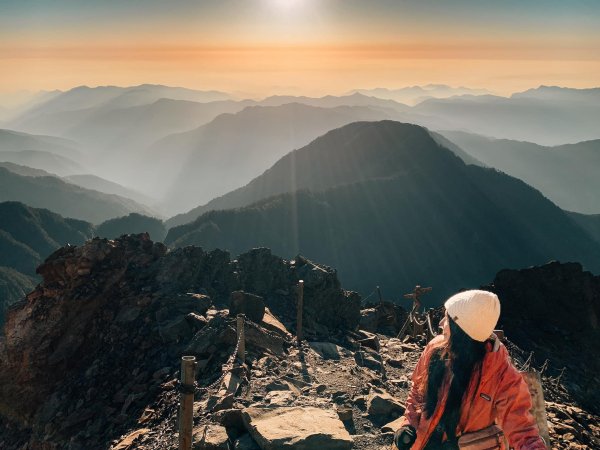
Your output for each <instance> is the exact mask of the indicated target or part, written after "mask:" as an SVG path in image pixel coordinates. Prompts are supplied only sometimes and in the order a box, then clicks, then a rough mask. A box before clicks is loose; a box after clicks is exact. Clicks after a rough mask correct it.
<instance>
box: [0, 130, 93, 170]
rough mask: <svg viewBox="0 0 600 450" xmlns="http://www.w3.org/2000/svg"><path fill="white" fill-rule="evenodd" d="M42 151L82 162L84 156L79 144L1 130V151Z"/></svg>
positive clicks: (49, 137)
mask: <svg viewBox="0 0 600 450" xmlns="http://www.w3.org/2000/svg"><path fill="white" fill-rule="evenodd" d="M24 150H27V151H40V152H48V153H52V154H55V155H58V156H62V157H63V158H68V159H70V160H73V161H76V162H81V158H82V157H83V154H82V152H81V149H80V148H79V144H78V143H76V142H74V141H71V140H68V139H63V138H57V137H54V136H44V135H34V134H28V133H21V132H18V131H13V130H3V129H0V151H3V152H19V151H24Z"/></svg>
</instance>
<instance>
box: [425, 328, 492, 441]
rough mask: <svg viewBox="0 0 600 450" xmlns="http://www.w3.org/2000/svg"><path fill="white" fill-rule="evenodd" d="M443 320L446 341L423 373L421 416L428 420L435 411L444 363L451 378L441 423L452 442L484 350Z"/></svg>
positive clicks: (460, 330)
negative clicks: (423, 405) (462, 406)
mask: <svg viewBox="0 0 600 450" xmlns="http://www.w3.org/2000/svg"><path fill="white" fill-rule="evenodd" d="M447 320H448V324H449V326H450V338H449V340H448V342H447V343H446V344H445V345H444V346H442V347H440V348H437V349H436V350H434V351H433V353H432V355H431V360H430V362H429V368H428V370H427V387H426V391H425V417H427V418H430V417H431V416H432V415H433V413H434V411H435V409H436V406H437V404H438V400H439V399H438V395H439V391H440V387H441V385H442V381H443V379H444V374H445V371H446V362H447V361H448V362H449V369H450V372H451V373H452V375H453V378H452V383H451V384H450V390H449V392H448V400H447V401H446V407H445V408H444V413H443V415H442V419H441V424H442V425H443V427H444V429H445V431H446V435H447V436H448V439H450V440H453V439H455V438H456V427H457V426H458V421H459V419H460V410H461V405H462V401H463V397H464V395H465V393H466V391H467V389H468V387H469V382H470V381H471V377H472V376H473V374H474V373H477V376H478V379H480V378H481V363H482V362H483V357H484V356H485V353H486V349H485V343H484V342H478V341H475V340H474V339H472V338H471V337H470V336H469V335H468V334H467V333H465V332H464V331H463V330H462V329H461V328H460V327H459V326H458V325H457V324H456V322H454V321H453V320H452V319H451V318H450V317H447Z"/></svg>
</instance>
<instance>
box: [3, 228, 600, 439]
mask: <svg viewBox="0 0 600 450" xmlns="http://www.w3.org/2000/svg"><path fill="white" fill-rule="evenodd" d="M553 270H557V269H556V268H554V269H553ZM568 270H572V268H568ZM39 272H40V274H41V275H42V276H43V278H44V281H43V282H42V283H41V284H40V285H39V286H38V287H37V288H36V289H35V290H34V291H33V292H32V293H30V294H29V295H28V296H27V298H26V299H24V300H23V301H22V302H20V303H19V304H17V305H15V306H14V307H13V308H11V310H9V311H8V313H7V322H6V325H5V327H4V335H3V337H2V339H1V340H0V394H1V395H0V448H2V449H9V450H10V449H21V450H27V449H29V450H34V449H35V450H37V449H39V450H42V449H43V450H54V449H72V450H76V449H109V448H110V449H112V450H126V449H146V450H159V449H160V450H162V449H175V448H177V443H178V425H177V415H178V402H179V398H180V395H181V394H180V392H179V386H178V380H179V377H180V373H179V370H180V357H181V356H182V355H193V356H195V357H196V359H197V362H198V365H197V376H196V380H197V385H198V386H197V388H198V389H197V392H196V394H195V402H194V448H200V449H228V448H231V449H258V448H262V449H278V448H284V447H285V448H295V449H305V448H322V449H338V448H339V449H349V448H353V449H365V450H366V449H383V448H389V444H390V442H391V438H392V431H393V429H394V428H395V426H394V424H393V421H394V420H395V419H397V418H398V417H399V416H400V415H401V414H402V413H403V411H404V406H403V405H404V401H405V399H406V396H407V394H408V390H409V388H410V383H411V382H410V374H411V373H412V370H413V367H414V365H415V364H416V361H417V360H418V358H419V355H420V352H421V350H422V348H423V346H424V345H425V343H426V338H424V337H417V338H415V339H413V338H410V337H409V338H406V339H403V340H399V339H396V338H395V337H394V336H395V335H396V333H397V332H398V330H399V329H400V327H401V325H402V324H403V323H404V321H405V319H406V317H407V314H406V311H404V310H403V309H402V308H399V307H398V306H396V305H393V304H392V303H388V302H384V303H382V304H373V305H362V310H361V303H360V298H359V297H358V296H357V295H356V294H352V293H348V292H346V291H344V290H343V289H341V287H340V284H339V282H338V281H337V277H336V274H335V271H333V270H332V269H329V268H327V267H323V266H320V265H317V264H313V263H311V262H310V261H307V260H304V259H302V258H297V259H296V260H295V261H285V260H282V259H280V258H277V257H275V256H273V255H271V254H270V252H269V251H268V250H265V249H259V250H254V251H251V252H249V253H247V254H244V255H241V256H240V257H238V259H237V260H231V259H230V258H229V255H227V254H226V253H225V252H220V251H214V252H209V253H206V252H203V251H202V250H201V249H194V248H186V249H182V250H178V251H175V252H167V251H166V249H165V248H164V246H162V245H161V244H155V243H152V242H151V241H150V240H149V239H148V237H147V236H145V235H138V236H129V237H125V238H121V239H119V240H115V241H107V240H101V239H95V240H92V241H89V242H88V243H87V244H86V245H84V246H82V247H66V248H63V249H61V250H59V251H58V252H57V253H55V254H54V255H52V256H51V257H50V258H48V260H47V261H46V262H45V263H44V265H42V266H40V268H39ZM526 276H528V277H531V274H530V273H527V274H526ZM552 276H553V277H555V276H556V274H555V273H553V274H552ZM299 279H303V280H304V284H305V287H304V305H305V314H304V331H305V339H304V340H303V342H302V345H301V346H297V345H296V342H295V336H294V335H293V331H294V330H295V326H296V323H295V310H296V308H295V305H296V303H295V302H296V299H297V292H296V286H297V284H298V280H299ZM515 280H516V279H514V278H513V279H512V282H515ZM490 288H496V289H501V288H502V284H501V283H497V285H494V286H492V287H490ZM509 296H510V295H509V293H507V297H509ZM365 306H366V307H365ZM509 311H510V308H509ZM238 313H244V314H245V315H246V317H247V320H246V323H245V326H244V331H245V349H246V352H245V361H244V362H243V364H242V362H241V361H240V360H238V359H235V358H234V360H232V358H231V356H232V355H235V350H236V344H237V342H238V338H237V332H236V315H237V314H238ZM433 317H434V319H436V318H439V314H434V315H433ZM588 331H589V330H588ZM506 344H507V346H508V348H509V350H510V351H511V354H512V355H513V358H514V360H515V363H516V364H517V365H518V366H519V367H523V366H528V367H530V368H531V367H532V366H533V367H534V368H537V369H538V370H543V377H542V380H543V387H544V392H545V397H546V408H547V411H548V420H549V429H550V437H551V443H552V446H553V448H573V449H594V448H600V427H599V424H600V416H599V415H598V414H599V411H598V409H594V408H590V407H589V406H587V407H582V402H581V401H580V400H579V396H580V394H581V391H582V389H581V388H579V389H577V388H576V389H574V386H582V385H583V384H585V383H583V382H582V380H580V379H579V378H577V376H579V375H578V374H579V372H577V371H572V373H570V371H569V370H568V369H567V371H566V372H563V375H562V376H561V375H560V372H559V371H558V370H557V369H558V368H560V367H561V366H560V365H559V364H555V362H553V361H550V362H549V363H548V364H546V367H545V368H542V369H540V367H539V365H537V366H536V365H535V364H532V358H529V355H530V350H531V349H532V347H527V346H524V345H523V343H522V342H518V346H517V344H515V343H513V342H510V341H506ZM552 345H558V344H557V343H556V342H552ZM544 348H545V347H544ZM536 350H538V351H541V350H539V349H538V348H537V347H536ZM559 363H562V360H560V361H559ZM223 374H225V378H224V379H223V380H221V376H222V375H223ZM569 377H570V378H569ZM207 386H211V387H210V388H209V389H205V388H206V387H207ZM593 386H595V385H592V388H593ZM597 388H598V386H596V387H595V389H597ZM390 423H391V424H390Z"/></svg>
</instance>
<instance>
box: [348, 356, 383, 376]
mask: <svg viewBox="0 0 600 450" xmlns="http://www.w3.org/2000/svg"><path fill="white" fill-rule="evenodd" d="M354 360H355V361H356V364H357V365H358V366H361V367H367V368H368V369H371V370H374V371H376V372H380V371H381V369H382V362H381V358H380V357H379V355H377V354H376V353H375V354H374V353H371V352H366V351H358V352H356V353H354Z"/></svg>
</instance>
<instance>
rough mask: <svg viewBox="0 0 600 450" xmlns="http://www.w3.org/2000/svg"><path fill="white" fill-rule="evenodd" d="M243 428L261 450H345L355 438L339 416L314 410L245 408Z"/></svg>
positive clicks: (304, 408)
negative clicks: (244, 427)
mask: <svg viewBox="0 0 600 450" xmlns="http://www.w3.org/2000/svg"><path fill="white" fill-rule="evenodd" d="M242 416H243V418H244V424H245V425H246V429H247V430H248V432H249V433H250V435H251V436H252V437H253V438H254V440H255V441H256V442H257V444H258V445H259V446H260V448H261V449H262V450H313V449H319V450H346V449H350V448H351V447H352V438H351V437H350V434H348V432H347V431H346V429H345V428H344V424H343V423H342V421H341V420H340V419H339V417H338V415H337V413H336V412H335V411H332V410H326V409H319V408H314V407H302V408H300V407H290V408H286V407H281V408H246V409H245V410H243V411H242Z"/></svg>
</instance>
